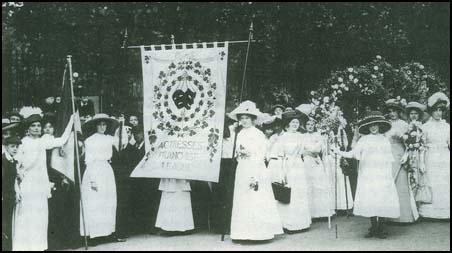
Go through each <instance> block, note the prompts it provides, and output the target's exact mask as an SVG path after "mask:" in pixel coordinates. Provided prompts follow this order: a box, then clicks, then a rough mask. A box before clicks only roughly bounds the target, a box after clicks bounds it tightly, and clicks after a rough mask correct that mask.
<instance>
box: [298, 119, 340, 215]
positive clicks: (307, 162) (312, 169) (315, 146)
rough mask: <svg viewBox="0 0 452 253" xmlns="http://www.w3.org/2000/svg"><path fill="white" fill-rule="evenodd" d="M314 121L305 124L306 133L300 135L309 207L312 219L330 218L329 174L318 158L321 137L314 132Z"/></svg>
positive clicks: (310, 120) (320, 148)
mask: <svg viewBox="0 0 452 253" xmlns="http://www.w3.org/2000/svg"><path fill="white" fill-rule="evenodd" d="M315 123H316V122H315V120H314V119H312V118H309V119H308V121H307V122H306V127H305V128H306V130H307V132H306V133H305V134H303V135H302V140H303V147H302V153H303V160H304V166H305V170H306V175H307V183H308V185H309V207H310V210H311V217H312V218H320V217H330V216H332V215H333V214H334V208H332V206H331V202H332V201H331V198H332V194H331V187H330V180H329V174H328V172H327V170H326V167H325V166H324V163H323V161H322V159H321V158H320V155H321V152H322V148H323V137H322V136H321V135H320V133H319V132H316V131H315Z"/></svg>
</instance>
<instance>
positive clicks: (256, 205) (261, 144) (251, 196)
mask: <svg viewBox="0 0 452 253" xmlns="http://www.w3.org/2000/svg"><path fill="white" fill-rule="evenodd" d="M236 145H237V149H240V148H243V149H245V150H246V151H247V152H248V153H249V157H248V158H240V156H239V158H238V165H237V172H236V176H235V187H234V200H233V207H232V217H231V239H233V240H268V239H272V238H273V237H274V236H275V235H277V234H282V233H283V230H282V225H281V220H280V217H279V214H278V210H277V207H276V200H275V198H274V196H273V192H272V188H271V181H270V173H269V171H268V169H267V168H265V163H264V158H265V152H266V148H267V140H266V138H265V136H264V134H263V133H262V132H261V131H259V130H258V129H257V128H255V127H250V128H244V129H243V130H241V131H240V133H238V136H237V144H236ZM252 178H254V179H255V180H257V181H258V185H259V187H258V190H257V191H255V190H254V189H252V188H251V187H250V182H255V180H253V179H252Z"/></svg>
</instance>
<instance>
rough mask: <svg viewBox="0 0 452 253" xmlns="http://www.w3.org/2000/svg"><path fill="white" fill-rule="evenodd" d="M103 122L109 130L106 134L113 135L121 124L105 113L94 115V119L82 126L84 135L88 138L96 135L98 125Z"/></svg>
mask: <svg viewBox="0 0 452 253" xmlns="http://www.w3.org/2000/svg"><path fill="white" fill-rule="evenodd" d="M102 121H103V122H105V123H106V124H107V130H106V131H105V133H106V134H111V135H113V134H114V131H115V130H116V128H118V126H119V122H118V121H117V120H116V119H114V118H112V117H110V116H108V115H107V114H105V113H98V114H96V115H94V117H92V118H91V119H90V120H87V121H85V123H84V124H83V125H82V132H83V134H85V135H86V136H90V135H92V134H94V133H95V132H96V131H97V129H96V127H97V124H99V122H102Z"/></svg>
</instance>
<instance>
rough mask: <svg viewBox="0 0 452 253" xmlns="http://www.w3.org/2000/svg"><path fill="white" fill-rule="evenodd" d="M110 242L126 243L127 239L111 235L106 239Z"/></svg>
mask: <svg viewBox="0 0 452 253" xmlns="http://www.w3.org/2000/svg"><path fill="white" fill-rule="evenodd" d="M108 239H109V240H108V241H110V242H127V239H126V238H125V237H123V236H117V235H112V236H110V238H108Z"/></svg>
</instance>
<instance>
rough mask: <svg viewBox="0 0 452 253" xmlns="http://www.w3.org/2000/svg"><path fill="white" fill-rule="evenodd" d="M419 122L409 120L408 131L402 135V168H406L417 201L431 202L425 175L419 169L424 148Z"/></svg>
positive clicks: (423, 138)
mask: <svg viewBox="0 0 452 253" xmlns="http://www.w3.org/2000/svg"><path fill="white" fill-rule="evenodd" d="M421 124H422V123H421V122H411V123H410V125H409V128H408V131H407V132H406V133H405V134H403V135H402V139H403V142H404V144H405V147H406V152H405V155H404V157H403V159H402V168H403V169H405V170H407V172H408V178H409V180H410V181H409V183H410V186H411V189H412V190H413V192H414V194H415V199H416V201H418V202H424V203H430V202H431V189H430V188H429V186H428V182H427V178H426V175H425V174H424V172H423V171H421V170H420V168H419V165H420V163H421V162H422V161H421V159H420V154H421V152H422V151H423V150H424V149H425V137H424V134H423V132H422V129H421Z"/></svg>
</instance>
